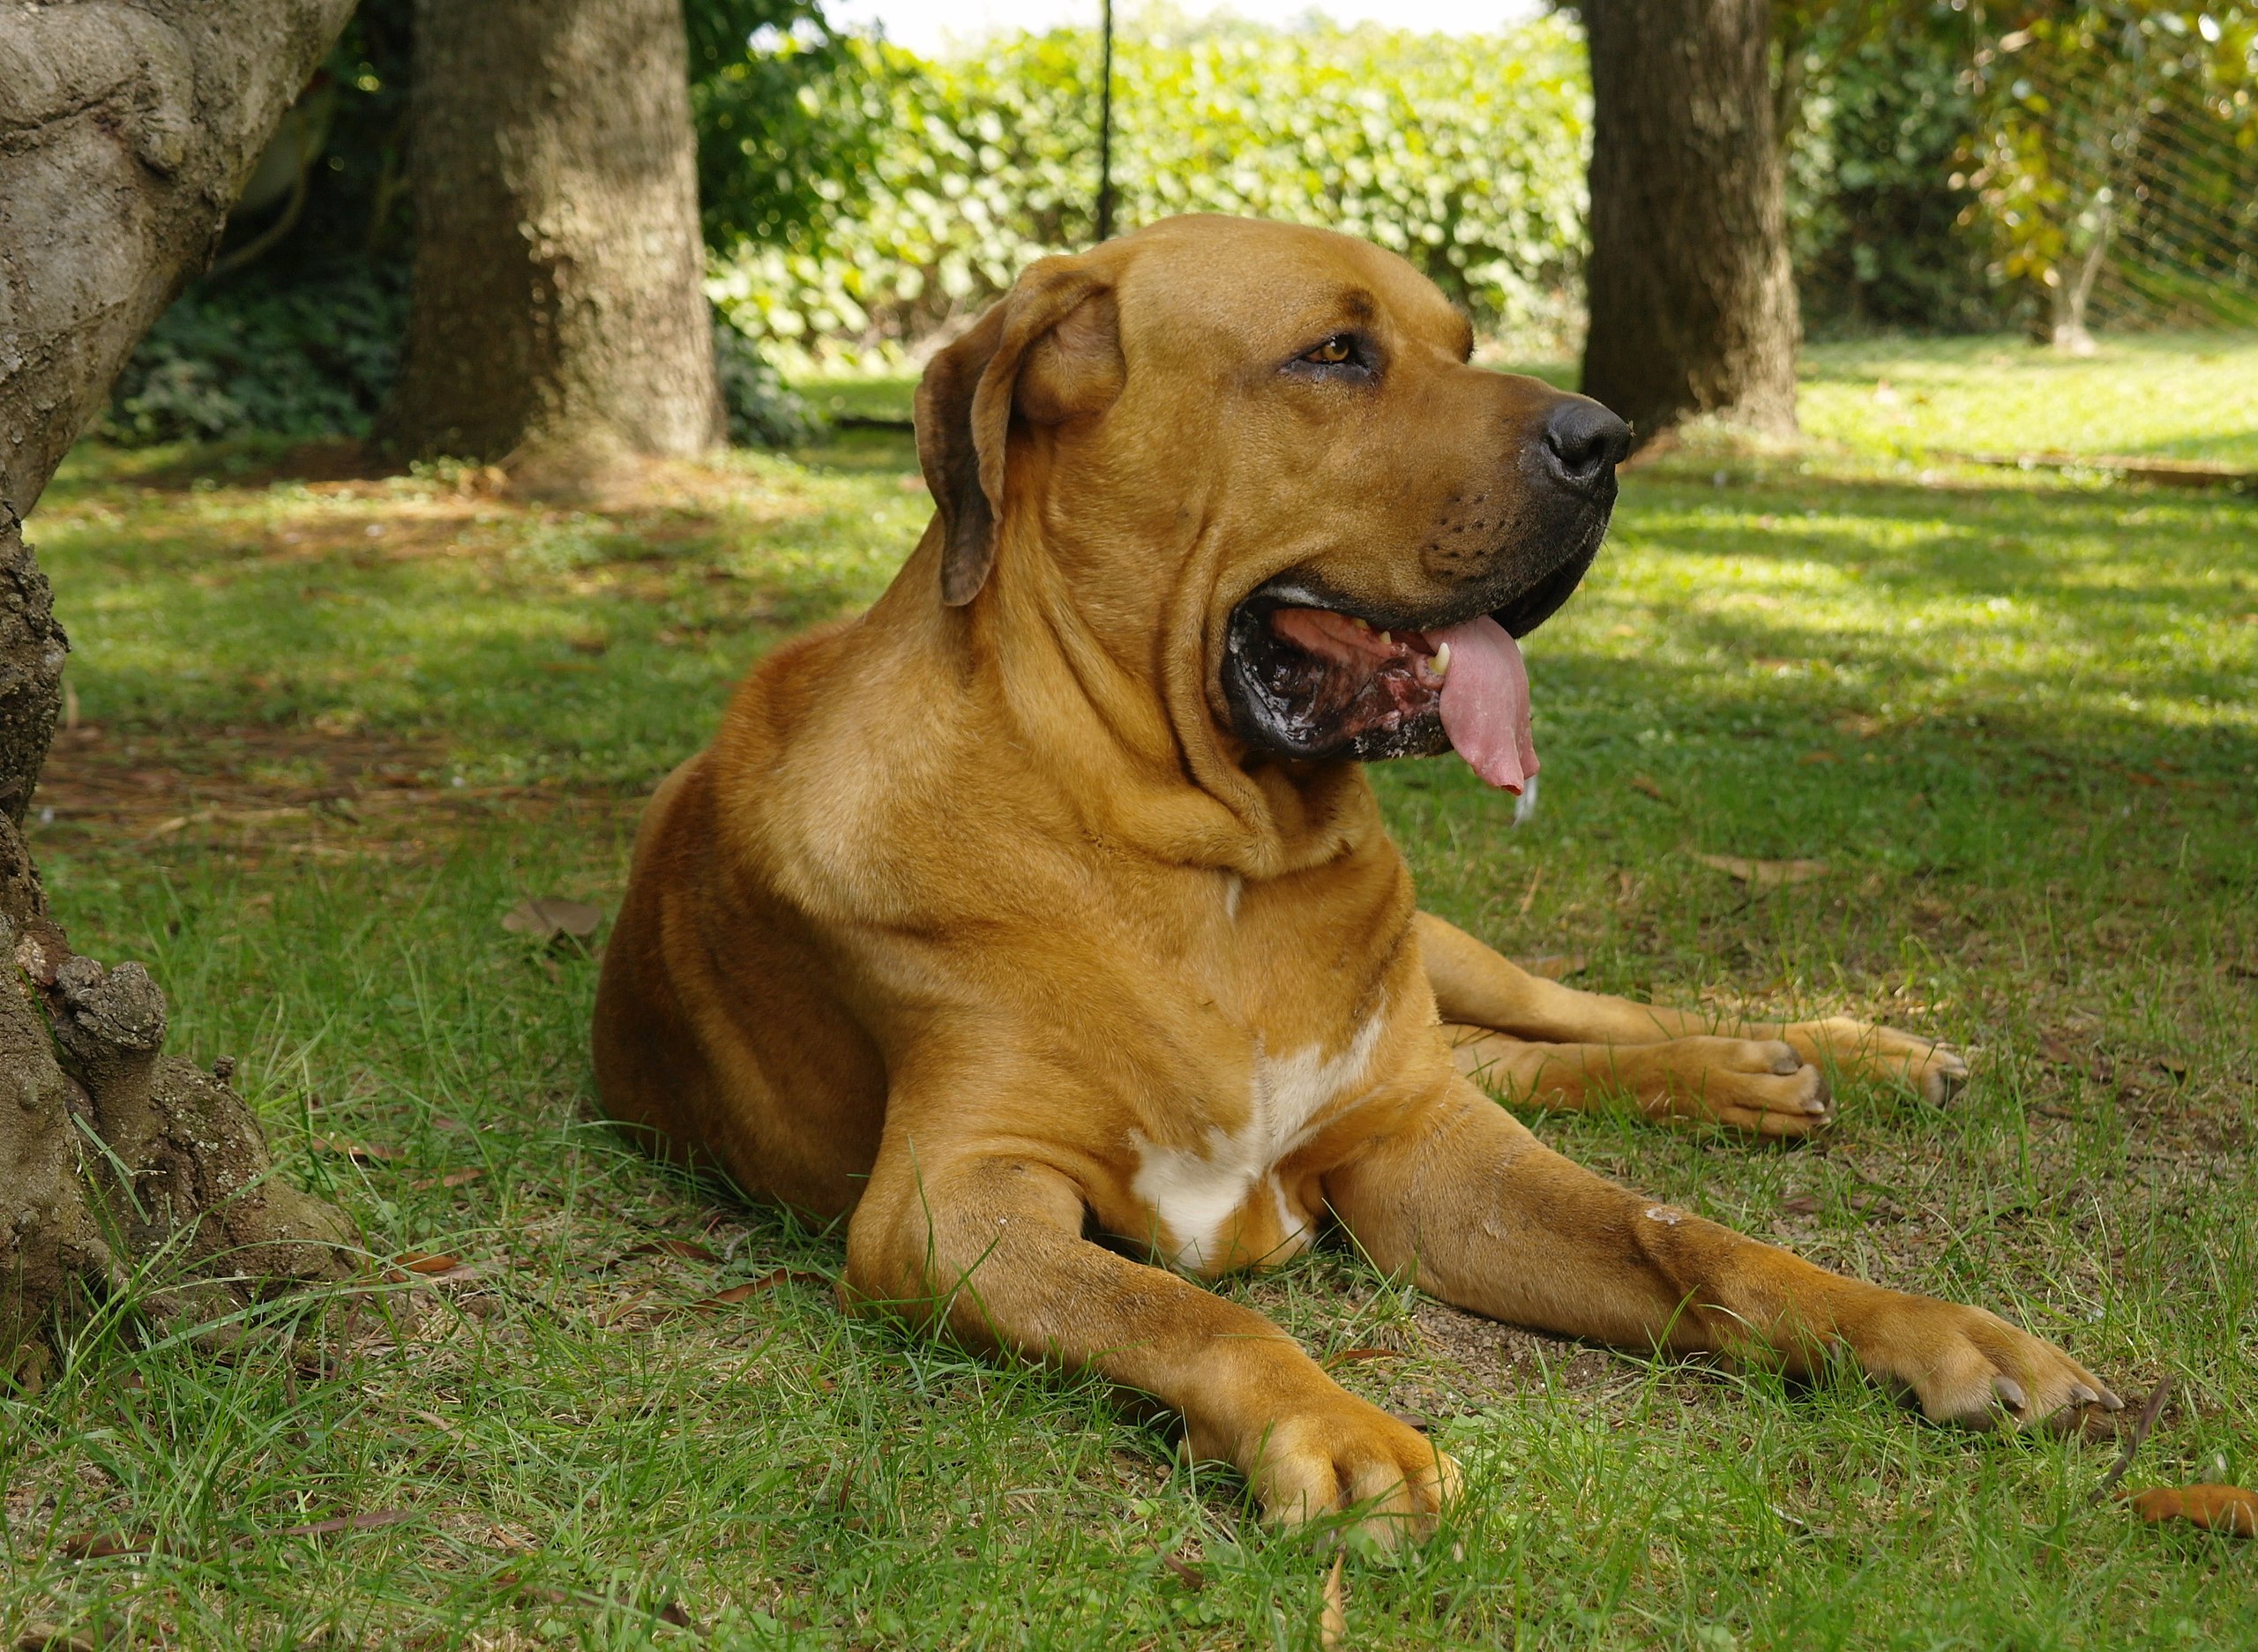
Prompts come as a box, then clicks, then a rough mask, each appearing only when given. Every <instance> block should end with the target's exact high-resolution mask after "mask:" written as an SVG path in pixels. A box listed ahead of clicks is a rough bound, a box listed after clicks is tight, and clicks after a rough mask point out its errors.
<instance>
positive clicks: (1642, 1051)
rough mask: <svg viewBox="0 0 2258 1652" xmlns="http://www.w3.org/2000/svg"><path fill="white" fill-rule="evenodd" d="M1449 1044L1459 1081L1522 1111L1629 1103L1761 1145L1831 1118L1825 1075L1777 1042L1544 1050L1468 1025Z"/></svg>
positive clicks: (1453, 1029) (1453, 1032) (1697, 1041)
mask: <svg viewBox="0 0 2258 1652" xmlns="http://www.w3.org/2000/svg"><path fill="white" fill-rule="evenodd" d="M1443 1035H1444V1036H1445V1037H1446V1038H1447V1039H1448V1040H1449V1041H1450V1043H1451V1055H1452V1058H1453V1059H1454V1060H1455V1061H1456V1062H1457V1063H1458V1070H1459V1071H1460V1072H1461V1073H1464V1074H1466V1076H1467V1077H1469V1078H1470V1079H1472V1080H1475V1082H1477V1084H1479V1085H1481V1086H1482V1088H1484V1089H1486V1090H1489V1091H1491V1092H1492V1094H1494V1095H1497V1096H1498V1097H1499V1099H1501V1100H1503V1101H1505V1102H1507V1103H1510V1104H1512V1105H1514V1106H1517V1107H1553V1108H1561V1109H1566V1110H1572V1111H1578V1112H1581V1111H1583V1110H1587V1109H1589V1108H1593V1107H1596V1106H1599V1105H1600V1104H1601V1103H1604V1101H1605V1100H1607V1098H1609V1097H1610V1096H1611V1095H1627V1096H1629V1097H1630V1098H1631V1099H1632V1100H1633V1101H1634V1102H1635V1103H1638V1106H1639V1109H1640V1110H1641V1111H1642V1112H1644V1113H1646V1114H1647V1115H1648V1117H1649V1118H1687V1119H1706V1120H1708V1121H1710V1122H1713V1123H1716V1124H1720V1125H1731V1126H1733V1127H1734V1128H1736V1129H1739V1130H1746V1131H1751V1132H1754V1133H1755V1134H1757V1135H1760V1136H1803V1135H1808V1134H1810V1133H1811V1132H1813V1130H1816V1129H1817V1128H1819V1126H1820V1125H1824V1124H1826V1123H1828V1121H1829V1120H1830V1119H1831V1118H1833V1116H1834V1115H1833V1113H1832V1111H1831V1110H1830V1104H1829V1103H1828V1088H1827V1075H1826V1074H1825V1073H1822V1072H1821V1071H1820V1070H1819V1068H1817V1067H1815V1066H1813V1065H1810V1064H1809V1063H1807V1062H1806V1061H1805V1060H1804V1058H1802V1057H1801V1056H1800V1055H1798V1054H1797V1053H1796V1051H1795V1050H1793V1049H1791V1048H1790V1047H1789V1046H1788V1045H1787V1044H1785V1043H1780V1042H1778V1041H1776V1040H1758V1039H1748V1038H1711V1037H1700V1038H1673V1039H1671V1040H1669V1041H1668V1042H1666V1043H1655V1044H1628V1043H1621V1044H1548V1043H1529V1041H1527V1040H1524V1039H1519V1038H1508V1037H1506V1036H1505V1035H1502V1034H1499V1033H1493V1032H1492V1031H1490V1030H1489V1029H1488V1028H1484V1027H1469V1026H1465V1025H1450V1026H1446V1027H1445V1028H1443Z"/></svg>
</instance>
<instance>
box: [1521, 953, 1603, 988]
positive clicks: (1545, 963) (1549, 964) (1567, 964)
mask: <svg viewBox="0 0 2258 1652" xmlns="http://www.w3.org/2000/svg"><path fill="white" fill-rule="evenodd" d="M1520 962H1521V967H1522V968H1524V969H1526V970H1528V971H1529V974H1531V975H1533V976H1544V978H1545V979H1546V980H1547V981H1565V980H1566V979H1567V978H1568V977H1569V976H1577V975H1581V974H1582V973H1583V971H1584V967H1585V966H1586V965H1588V964H1589V963H1590V962H1591V960H1590V959H1589V957H1588V956H1586V955H1585V954H1584V953H1540V954H1538V955H1537V956H1536V957H1535V958H1524V959H1522V960H1521V961H1520Z"/></svg>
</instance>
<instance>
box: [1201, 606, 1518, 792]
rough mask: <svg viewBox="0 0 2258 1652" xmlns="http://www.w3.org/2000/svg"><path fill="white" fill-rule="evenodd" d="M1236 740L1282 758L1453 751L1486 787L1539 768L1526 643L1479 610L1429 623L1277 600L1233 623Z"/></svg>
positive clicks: (1243, 611)
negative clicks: (1379, 619)
mask: <svg viewBox="0 0 2258 1652" xmlns="http://www.w3.org/2000/svg"><path fill="white" fill-rule="evenodd" d="M1227 675H1228V676H1232V677H1235V678H1236V681H1235V682H1233V683H1232V684H1230V686H1231V687H1233V688H1235V689H1236V690H1237V692H1235V693H1232V694H1231V695H1230V700H1231V705H1232V710H1233V714H1234V720H1235V721H1237V724H1238V725H1239V733H1240V735H1241V736H1242V737H1244V738H1246V739H1248V740H1250V741H1252V742H1254V743H1256V744H1262V745H1266V746H1268V747H1270V748H1272V749H1273V750H1282V751H1286V752H1287V753H1288V754H1289V755H1291V756H1296V757H1308V758H1327V757H1351V758H1356V759H1360V760H1363V761H1366V762H1369V761H1372V760H1374V759H1379V758H1389V757H1427V756H1432V755H1434V754H1435V753H1438V752H1441V751H1457V752H1458V754H1459V755H1460V756H1461V757H1463V758H1464V759H1466V760H1467V761H1468V762H1469V763H1470V764H1471V765H1473V766H1474V769H1475V771H1476V773H1477V774H1480V775H1481V776H1482V778H1483V779H1484V780H1485V781H1489V782H1490V784H1492V786H1499V787H1502V788H1504V789H1506V790H1507V791H1512V792H1518V791H1520V790H1521V789H1522V787H1523V786H1524V785H1526V784H1527V783H1528V781H1529V776H1530V775H1532V774H1536V748H1535V747H1534V746H1533V745H1532V744H1530V740H1529V674H1528V672H1527V670H1526V669H1524V667H1523V666H1522V657H1521V648H1520V647H1519V646H1518V645H1517V644H1516V643H1515V642H1514V639H1513V637H1512V636H1511V634H1510V633H1508V632H1507V630H1506V629H1505V627H1504V626H1502V625H1500V624H1498V622H1497V621H1496V620H1494V619H1492V618H1491V617H1489V616H1488V615H1486V614H1477V616H1475V617H1473V618H1471V619H1468V620H1462V621H1459V622H1458V623H1457V624H1448V625H1437V626H1432V627H1429V628H1425V629H1420V628H1416V627H1408V626H1396V627H1390V626H1386V625H1381V624H1374V623H1373V622H1372V620H1370V619H1368V618H1365V617H1363V616H1361V615H1357V614H1351V613H1348V612H1345V611H1343V610H1342V609H1328V608H1319V607H1315V606H1312V605H1307V604H1304V603H1298V602H1286V601H1283V600H1263V599H1260V598H1258V599H1251V600H1250V601H1249V602H1246V603H1244V604H1242V605H1241V607H1240V609H1239V611H1238V612H1237V614H1235V615H1233V616H1232V619H1231V648H1230V666H1229V667H1228V668H1227Z"/></svg>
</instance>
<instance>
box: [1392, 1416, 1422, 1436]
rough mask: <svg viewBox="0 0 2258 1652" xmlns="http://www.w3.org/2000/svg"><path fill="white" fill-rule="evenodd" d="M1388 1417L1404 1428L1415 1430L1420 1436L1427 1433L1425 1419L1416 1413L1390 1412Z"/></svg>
mask: <svg viewBox="0 0 2258 1652" xmlns="http://www.w3.org/2000/svg"><path fill="white" fill-rule="evenodd" d="M1388 1415H1389V1416H1390V1417H1394V1419H1395V1420H1396V1421H1397V1422H1399V1423H1401V1424H1403V1426H1404V1427H1406V1428H1416V1429H1417V1430H1418V1431H1420V1432H1421V1433H1422V1434H1424V1433H1425V1432H1426V1431H1427V1419H1426V1418H1425V1417H1421V1416H1420V1415H1419V1414H1418V1413H1417V1411H1390V1412H1389V1413H1388Z"/></svg>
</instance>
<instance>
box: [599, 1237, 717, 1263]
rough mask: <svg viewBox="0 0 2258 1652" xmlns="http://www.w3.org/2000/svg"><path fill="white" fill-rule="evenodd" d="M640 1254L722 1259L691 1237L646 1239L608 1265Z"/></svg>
mask: <svg viewBox="0 0 2258 1652" xmlns="http://www.w3.org/2000/svg"><path fill="white" fill-rule="evenodd" d="M638 1256H679V1257H681V1258H682V1259H683V1260H684V1261H687V1262H718V1261H720V1260H722V1258H721V1256H720V1255H719V1254H718V1253H717V1252H713V1251H709V1250H707V1248H706V1247H705V1246H704V1245H699V1244H697V1243H695V1242H694V1241H692V1240H690V1239H646V1240H644V1241H643V1243H642V1244H640V1245H631V1246H629V1247H628V1248H627V1249H626V1250H624V1251H622V1252H620V1253H619V1254H618V1255H617V1256H616V1257H614V1258H613V1259H612V1260H611V1261H610V1262H609V1263H608V1264H606V1266H608V1267H618V1266H619V1265H620V1264H621V1263H622V1262H624V1261H626V1260H629V1259H631V1258H632V1257H638Z"/></svg>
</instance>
